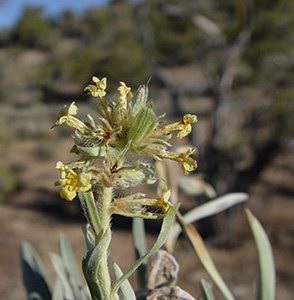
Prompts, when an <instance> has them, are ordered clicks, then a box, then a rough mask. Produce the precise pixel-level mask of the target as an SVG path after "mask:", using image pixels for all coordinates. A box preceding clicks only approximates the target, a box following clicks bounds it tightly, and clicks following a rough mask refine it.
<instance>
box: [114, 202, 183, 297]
mask: <svg viewBox="0 0 294 300" xmlns="http://www.w3.org/2000/svg"><path fill="white" fill-rule="evenodd" d="M178 208H179V204H178V205H176V206H174V207H171V208H170V209H169V211H168V212H167V213H166V215H165V217H164V219H163V221H162V225H161V230H160V233H159V235H158V238H157V240H156V242H155V244H154V245H153V247H152V248H151V250H150V251H149V252H148V253H146V254H145V255H144V256H143V257H141V258H139V259H138V260H137V261H136V262H135V263H134V264H133V265H132V266H131V267H130V268H129V269H128V270H127V271H126V272H125V274H124V275H123V276H121V277H120V278H119V279H118V280H117V281H116V282H115V285H114V287H113V289H112V292H111V296H112V297H111V299H114V298H115V294H116V293H117V290H118V288H119V287H120V285H121V284H122V283H123V282H124V281H125V280H126V279H127V278H129V277H130V276H131V275H132V274H133V273H134V272H135V271H136V270H137V268H138V267H139V266H140V265H141V264H142V263H143V262H144V261H146V260H147V259H148V258H149V257H150V256H151V255H152V254H154V253H155V252H156V251H157V250H158V249H159V248H160V247H161V246H162V245H163V244H164V243H165V241H166V239H167V237H168V234H169V232H170V229H171V225H172V222H173V219H174V216H175V214H176V212H177V210H178Z"/></svg>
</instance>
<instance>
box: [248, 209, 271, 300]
mask: <svg viewBox="0 0 294 300" xmlns="http://www.w3.org/2000/svg"><path fill="white" fill-rule="evenodd" d="M246 214H247V219H248V221H249V224H250V227H251V230H252V233H253V236H254V240H255V245H256V248H257V254H258V262H259V280H258V285H257V297H256V299H257V300H274V299H275V285H276V278H275V277H276V276H275V264H274V257H273V252H272V248H271V245H270V242H269V239H268V237H267V234H266V232H265V231H264V229H263V227H262V225H261V224H260V222H259V221H258V220H257V219H256V218H255V217H254V215H253V214H252V213H251V212H250V210H249V209H246Z"/></svg>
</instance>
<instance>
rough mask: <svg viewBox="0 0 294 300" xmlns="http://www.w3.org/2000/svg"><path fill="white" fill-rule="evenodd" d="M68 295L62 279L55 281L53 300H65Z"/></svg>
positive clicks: (58, 278)
mask: <svg viewBox="0 0 294 300" xmlns="http://www.w3.org/2000/svg"><path fill="white" fill-rule="evenodd" d="M65 299H66V294H65V290H64V287H63V284H62V281H61V279H60V277H57V278H56V280H55V285H54V290H53V295H52V300H65Z"/></svg>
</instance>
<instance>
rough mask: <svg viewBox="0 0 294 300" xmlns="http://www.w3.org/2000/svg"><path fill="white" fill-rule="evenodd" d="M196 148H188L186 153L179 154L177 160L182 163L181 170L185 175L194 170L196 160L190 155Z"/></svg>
mask: <svg viewBox="0 0 294 300" xmlns="http://www.w3.org/2000/svg"><path fill="white" fill-rule="evenodd" d="M195 150H196V148H190V149H188V151H187V152H186V153H182V154H180V155H179V160H178V161H179V162H181V163H182V165H181V167H182V170H183V171H184V173H185V174H186V175H189V172H192V171H194V170H195V169H196V168H197V162H196V160H194V159H193V158H192V157H190V155H192V154H193V153H194V152H195Z"/></svg>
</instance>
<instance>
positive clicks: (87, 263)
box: [82, 228, 111, 299]
mask: <svg viewBox="0 0 294 300" xmlns="http://www.w3.org/2000/svg"><path fill="white" fill-rule="evenodd" d="M110 240H111V231H110V228H108V229H107V230H106V232H105V233H104V235H103V237H102V239H101V240H100V241H99V243H98V244H97V245H96V246H95V247H94V248H93V249H91V250H89V251H88V252H87V253H86V254H85V256H84V258H83V263H82V266H83V272H84V275H85V278H86V280H87V284H88V287H89V290H90V293H91V295H92V298H93V299H103V296H102V295H103V293H104V292H105V293H106V294H109V293H110V291H106V289H107V288H108V287H110V279H109V278H108V277H106V276H103V274H99V270H100V268H99V267H100V264H101V261H102V258H103V257H104V256H105V255H107V249H108V247H109V244H110ZM106 275H107V274H106ZM102 285H103V286H102Z"/></svg>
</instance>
